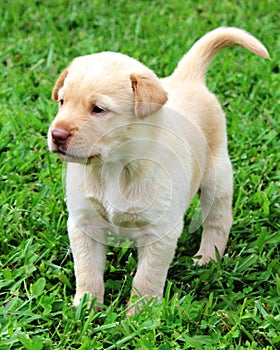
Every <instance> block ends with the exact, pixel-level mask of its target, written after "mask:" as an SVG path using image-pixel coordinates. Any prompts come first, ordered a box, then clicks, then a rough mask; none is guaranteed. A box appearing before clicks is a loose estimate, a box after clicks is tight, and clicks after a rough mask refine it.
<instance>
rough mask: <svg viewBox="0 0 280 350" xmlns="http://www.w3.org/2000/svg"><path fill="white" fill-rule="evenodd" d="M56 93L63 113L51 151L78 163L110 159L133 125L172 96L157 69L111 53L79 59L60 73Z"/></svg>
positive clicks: (54, 129) (50, 137)
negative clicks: (167, 91) (154, 71)
mask: <svg viewBox="0 0 280 350" xmlns="http://www.w3.org/2000/svg"><path fill="white" fill-rule="evenodd" d="M52 97H53V99H54V100H55V101H57V102H58V104H59V111H58V114H57V116H56V117H55V119H54V121H53V122H52V124H51V126H50V128H49V133H48V145H49V149H50V151H52V152H55V153H57V154H58V155H59V156H60V157H61V158H62V159H64V160H66V161H73V162H85V161H89V160H90V159H94V158H104V157H106V156H107V155H108V153H109V152H110V151H111V150H112V149H113V148H115V147H117V145H118V144H120V143H123V142H125V141H126V140H128V139H129V137H130V136H131V132H130V131H131V129H132V125H134V124H135V123H137V122H139V121H140V120H141V119H143V118H145V117H147V116H149V115H151V114H154V113H155V112H156V111H158V109H160V108H161V106H162V105H163V104H164V103H165V102H166V100H167V96H166V93H165V91H164V90H163V89H162V87H161V85H160V82H159V79H158V78H157V77H156V76H155V75H154V73H153V72H151V71H150V70H149V69H148V68H146V67H145V66H143V65H142V64H141V63H140V62H138V61H136V60H134V59H132V58H130V57H127V56H124V55H121V54H117V53H111V52H105V53H100V54H94V55H89V56H83V57H78V58H76V59H75V60H74V61H73V62H72V63H71V64H70V66H69V67H68V68H66V69H65V70H64V71H63V72H62V73H61V75H60V77H59V78H58V80H57V82H56V84H55V86H54V89H53V94H52Z"/></svg>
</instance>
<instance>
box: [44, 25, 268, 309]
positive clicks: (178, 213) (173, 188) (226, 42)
mask: <svg viewBox="0 0 280 350" xmlns="http://www.w3.org/2000/svg"><path fill="white" fill-rule="evenodd" d="M230 45H239V46H242V47H244V48H246V49H248V50H250V51H252V52H253V53H255V54H256V55H259V56H261V57H266V58H267V57H269V56H268V53H267V51H266V49H265V47H264V46H263V45H262V44H261V43H260V42H259V41H258V40H257V39H255V38H254V37H253V36H252V35H250V34H248V33H246V32H244V31H242V30H240V29H236V28H218V29H216V30H213V31H212V32H210V33H208V34H206V35H205V36H204V37H202V38H201V39H200V40H199V41H198V42H197V43H196V44H195V45H194V46H193V47H192V49H191V50H190V51H189V52H188V53H187V54H186V55H185V56H184V57H183V58H182V60H181V61H180V62H179V64H178V67H177V68H176V69H175V71H174V73H173V74H171V75H170V76H169V77H167V78H164V79H159V78H158V77H157V76H156V75H155V74H154V73H153V72H152V71H151V70H150V69H148V68H147V67H146V66H144V65H143V64H142V63H140V62H138V61H136V60H135V59H133V58H130V57H128V56H125V55H122V54H119V53H112V52H103V53H98V54H93V55H88V56H83V57H78V58H76V59H75V60H74V61H73V62H72V63H71V64H70V65H69V67H68V68H67V69H66V70H65V71H63V72H62V74H61V75H60V77H59V78H58V80H57V82H56V84H55V86H54V89H53V95H52V96H53V99H54V100H55V101H59V104H60V107H59V112H58V114H57V116H56V117H55V119H54V121H53V122H52V124H51V126H50V128H49V134H48V144H49V148H50V150H51V151H52V152H55V153H57V154H58V155H59V156H60V157H61V158H62V159H64V160H65V161H67V162H68V165H67V174H66V192H67V206H68V209H69V213H70V215H69V220H68V232H69V237H70V243H71V248H72V252H73V256H74V263H75V274H76V282H77V290H76V295H75V298H74V304H75V305H78V304H79V301H80V298H81V297H82V296H83V294H84V293H86V292H89V293H91V295H92V297H96V298H97V300H98V302H100V303H103V295H104V281H103V273H104V268H105V254H106V237H107V234H108V232H110V233H112V234H116V235H119V236H120V237H124V238H129V239H133V240H134V241H135V243H136V245H137V247H138V268H137V272H136V275H135V277H134V280H133V290H132V294H137V295H141V296H146V297H148V298H151V297H153V296H156V297H158V298H161V297H162V295H163V289H164V284H165V280H166V276H167V272H168V268H169V265H170V262H171V261H172V259H173V256H174V252H175V248H176V244H177V239H178V237H179V236H180V234H181V232H182V229H183V217H184V213H185V210H186V209H187V207H188V205H189V203H190V202H191V200H192V198H193V196H194V195H195V193H196V192H197V191H198V190H200V201H201V208H202V221H203V233H202V239H201V245H200V248H199V250H198V252H197V254H196V257H195V261H196V262H197V263H198V264H200V265H201V264H205V263H207V262H208V261H209V260H210V259H213V260H215V259H216V254H217V252H218V253H219V254H220V256H222V255H223V254H224V251H225V248H226V243H227V240H228V235H229V232H230V228H231V225H232V208H231V202H232V167H231V162H230V159H229V156H228V151H227V136H226V123H225V118H224V114H223V112H222V109H221V107H220V105H219V103H218V101H217V99H216V97H215V96H214V95H213V94H212V93H210V92H209V91H208V89H207V87H206V86H205V74H206V71H207V68H208V65H209V63H210V61H211V60H212V58H213V57H214V56H215V55H216V54H217V53H218V51H220V50H221V49H223V48H225V47H227V46H230ZM133 312H134V310H133V309H132V310H131V311H130V312H129V313H128V314H133Z"/></svg>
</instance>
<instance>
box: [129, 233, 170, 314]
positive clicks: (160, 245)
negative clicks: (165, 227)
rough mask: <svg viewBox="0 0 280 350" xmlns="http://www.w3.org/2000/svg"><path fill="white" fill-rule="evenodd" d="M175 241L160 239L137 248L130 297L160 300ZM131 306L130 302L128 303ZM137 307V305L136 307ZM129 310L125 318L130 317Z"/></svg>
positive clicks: (132, 312)
mask: <svg viewBox="0 0 280 350" xmlns="http://www.w3.org/2000/svg"><path fill="white" fill-rule="evenodd" d="M176 243H177V239H174V240H168V239H167V240H166V238H164V239H161V240H160V241H158V242H155V243H152V244H149V245H146V246H143V247H139V248H138V267H137V272H136V275H135V277H134V279H133V284H132V296H134V295H137V296H138V297H142V296H145V297H147V299H151V298H152V297H158V298H159V299H161V298H162V295H163V289H164V285H165V280H166V276H167V272H168V269H169V266H170V263H171V261H172V259H173V257H174V253H175V248H176ZM130 304H132V301H131V302H130ZM137 307H139V305H137ZM134 313H135V309H134V308H131V309H130V310H129V311H128V313H127V316H132V315H134Z"/></svg>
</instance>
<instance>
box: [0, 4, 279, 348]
mask: <svg viewBox="0 0 280 350" xmlns="http://www.w3.org/2000/svg"><path fill="white" fill-rule="evenodd" d="M0 15H1V16H0V18H1V22H0V45H1V46H0V48H1V49H0V52H1V56H0V62H1V64H0V75H1V91H0V94H1V100H0V101H1V109H0V121H1V131H0V132H1V135H0V150H1V159H0V161H1V170H0V175H1V204H0V210H1V223H0V230H1V243H0V244H1V250H0V253H1V271H0V275H1V278H0V290H1V292H0V293H1V299H0V350H4V349H27V350H40V349H52V350H53V349H149V350H150V349H160V350H167V349H227V350H228V349H267V350H268V349H279V347H280V263H279V259H280V249H279V242H280V230H279V114H280V108H279V100H280V92H279V91H280V89H279V61H280V42H279V33H280V25H279V23H280V4H279V2H277V1H269V0H267V1H264V0H260V1H247V2H241V1H229V0H228V1H227V0H226V1H223V0H222V1H206V0H202V1H199V2H197V1H191V0H180V1H179V0H174V1H171V0H167V1H163V0H155V1H144V0H141V1H130V0H127V1H125V0H118V1H117V0H116V1H113V0H111V1H109V0H106V1H105V0H104V1H101V0H99V1H75V0H71V1H66V0H57V1H50V0H46V1H40V0H37V1H30V0H10V1H8V0H3V1H1V5H0ZM222 25H223V26H237V27H240V28H243V29H246V30H248V31H250V32H252V33H253V34H254V35H255V36H256V37H257V38H259V39H260V40H261V41H262V42H263V43H264V44H265V45H266V46H267V48H268V50H269V52H270V55H271V58H272V59H271V60H264V59H261V58H259V57H256V56H254V55H252V54H251V53H249V52H247V51H245V50H244V49H241V48H235V47H234V48H228V49H226V50H224V51H223V52H221V53H220V54H219V55H218V56H217V58H216V59H215V60H214V62H213V63H212V65H211V68H210V70H209V73H208V86H209V88H210V89H211V90H212V91H213V92H215V94H216V95H217V96H218V98H219V100H220V101H221V104H222V106H223V109H224V111H225V113H226V116H227V125H228V139H229V152H230V155H231V159H232V163H233V166H234V183H235V191H234V200H233V212H234V223H233V227H232V231H231V236H230V239H229V243H228V248H227V251H226V254H225V257H224V259H223V260H222V261H220V260H219V261H218V262H216V263H214V262H212V263H210V264H208V265H207V266H204V267H196V266H193V264H192V259H191V257H192V255H193V254H194V253H195V251H196V250H197V248H198V244H199V235H200V233H201V228H198V230H197V232H195V233H191V232H190V231H191V230H190V229H189V227H190V226H191V227H192V226H193V225H192V224H193V223H194V220H195V219H193V218H194V217H195V216H196V213H197V211H198V210H197V204H198V201H197V199H196V200H195V201H194V203H193V205H192V206H191V208H190V209H189V210H188V211H187V213H186V216H185V229H184V232H183V234H182V236H181V238H180V241H179V244H178V248H177V251H176V257H175V259H174V261H173V263H172V265H171V267H170V270H169V275H168V281H167V284H166V289H165V297H164V299H163V300H162V302H156V301H151V302H150V303H148V304H145V305H143V310H142V311H141V313H140V314H138V315H136V316H134V317H131V318H126V316H125V312H126V302H127V300H128V297H129V292H130V287H131V281H132V277H133V274H134V272H135V267H136V257H137V255H136V251H135V250H134V249H131V248H128V247H122V248H116V247H109V249H108V253H107V266H106V273H105V279H106V296H105V306H104V308H103V309H102V310H101V311H94V308H93V306H94V303H93V304H92V307H91V309H90V310H88V311H87V309H86V305H87V301H88V300H87V296H85V298H84V299H83V301H82V303H81V304H80V306H79V307H78V308H74V307H73V306H72V298H73V295H74V292H75V280H74V274H73V260H72V256H71V252H70V249H69V241H68V237H67V232H66V220H67V210H66V207H65V202H64V191H63V178H62V172H63V168H64V165H63V163H62V162H61V161H60V160H59V159H57V157H56V156H55V155H52V154H50V153H49V152H48V148H47V143H46V134H47V130H48V125H49V123H50V121H51V120H52V118H53V117H54V115H55V113H56V110H57V106H56V105H55V104H54V103H53V102H52V101H51V99H50V96H51V91H52V86H53V84H54V82H55V80H56V78H57V76H58V74H59V72H60V71H61V69H63V68H64V67H65V66H66V65H67V64H68V63H69V62H70V61H71V60H72V59H73V58H74V57H76V56H80V55H84V54H88V53H94V52H99V51H105V50H111V51H120V52H123V53H126V54H128V55H130V56H133V57H135V58H136V59H139V60H141V61H142V62H143V63H145V64H146V65H147V66H149V67H150V68H152V69H153V70H154V71H155V72H156V73H157V74H158V75H159V76H165V75H167V74H169V73H171V72H172V70H173V69H174V68H175V66H176V64H177V62H178V60H179V59H180V58H181V57H182V55H183V54H184V53H185V52H186V51H187V50H188V49H189V48H190V47H191V45H192V44H193V43H194V42H195V40H197V39H198V38H199V37H201V36H202V35H203V34H205V33H206V32H208V31H210V30H211V29H214V28H216V27H218V26H222Z"/></svg>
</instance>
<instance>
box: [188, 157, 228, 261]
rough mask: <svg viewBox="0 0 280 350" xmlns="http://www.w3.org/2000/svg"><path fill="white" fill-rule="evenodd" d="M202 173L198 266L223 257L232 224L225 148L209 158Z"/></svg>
mask: <svg viewBox="0 0 280 350" xmlns="http://www.w3.org/2000/svg"><path fill="white" fill-rule="evenodd" d="M209 163H210V164H208V168H207V172H206V173H205V175H204V177H203V180H202V185H201V194H200V204H201V210H202V220H203V232H202V237H201V244H200V248H199V250H198V252H197V253H196V255H195V256H197V258H196V257H195V258H194V260H195V262H197V263H198V264H199V265H203V264H206V263H207V262H208V261H209V260H211V259H213V260H216V250H217V251H218V253H219V254H220V256H221V257H222V256H223V254H224V251H225V249H226V244H227V240H228V236H229V232H230V228H231V225H232V191H233V180H232V166H231V162H230V159H229V157H228V154H227V151H224V152H222V154H219V155H218V156H215V157H213V158H212V160H211V162H209Z"/></svg>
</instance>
